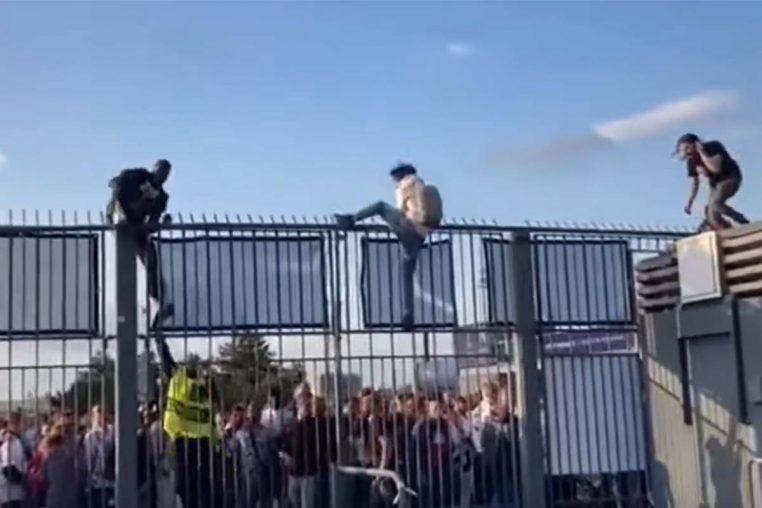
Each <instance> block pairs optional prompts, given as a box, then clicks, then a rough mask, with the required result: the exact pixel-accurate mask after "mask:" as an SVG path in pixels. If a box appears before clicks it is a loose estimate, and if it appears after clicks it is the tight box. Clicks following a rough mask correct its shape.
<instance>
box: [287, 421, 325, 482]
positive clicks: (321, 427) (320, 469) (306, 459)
mask: <svg viewBox="0 0 762 508" xmlns="http://www.w3.org/2000/svg"><path fill="white" fill-rule="evenodd" d="M335 436H336V429H335V426H334V425H332V423H331V420H329V419H327V418H315V417H312V416H309V417H307V418H304V419H301V420H297V421H295V422H293V423H292V424H291V426H290V428H289V429H288V431H287V437H286V447H285V448H286V453H288V454H289V455H290V456H291V459H292V461H293V463H292V467H291V471H290V473H291V475H292V476H295V477H297V478H302V477H306V476H316V475H318V474H325V473H328V472H329V464H330V463H331V462H334V461H335V460H336V438H335Z"/></svg>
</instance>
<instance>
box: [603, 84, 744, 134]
mask: <svg viewBox="0 0 762 508" xmlns="http://www.w3.org/2000/svg"><path fill="white" fill-rule="evenodd" d="M737 105H738V97H737V96H736V95H735V94H734V93H731V92H707V93H701V94H698V95H694V96H691V97H687V98H685V99H680V100H676V101H672V102H667V103H665V104H661V105H660V106H657V107H655V108H652V109H649V110H647V111H643V112H642V113H636V114H634V115H630V116H626V117H624V118H619V119H617V120H612V121H609V122H605V123H600V124H597V125H595V126H593V132H595V133H596V134H597V135H598V136H600V137H602V138H604V139H608V140H609V141H613V142H615V143H618V142H622V141H630V140H635V139H641V138H647V137H651V136H655V135H658V134H662V133H664V132H667V131H669V130H671V129H674V128H676V127H680V126H683V125H687V124H688V123H690V122H696V121H700V120H706V119H710V118H714V117H717V116H718V115H721V114H723V113H727V112H728V111H732V110H733V109H735V107H736V106H737Z"/></svg>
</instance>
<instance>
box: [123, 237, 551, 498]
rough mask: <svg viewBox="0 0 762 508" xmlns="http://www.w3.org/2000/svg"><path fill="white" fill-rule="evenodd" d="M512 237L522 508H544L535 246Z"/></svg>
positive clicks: (511, 265) (512, 294) (522, 238)
mask: <svg viewBox="0 0 762 508" xmlns="http://www.w3.org/2000/svg"><path fill="white" fill-rule="evenodd" d="M511 236H512V238H511V243H512V244H513V256H511V258H510V260H509V262H510V264H509V265H508V267H509V269H510V271H511V274H510V276H509V280H510V281H511V305H512V309H511V310H512V312H511V315H512V316H513V317H514V320H515V323H516V353H517V357H518V361H517V367H518V369H519V376H517V377H518V385H519V386H518V398H519V402H520V404H521V408H522V409H523V411H522V415H521V421H520V424H519V437H520V438H519V442H520V450H521V506H523V507H524V508H545V506H546V503H545V495H544V492H545V488H544V487H545V485H544V484H545V468H544V463H543V446H542V419H541V417H540V411H541V409H540V370H539V366H538V363H537V362H538V356H537V355H538V351H537V323H536V322H535V309H534V281H533V277H532V273H533V272H532V243H531V240H530V236H529V234H528V233H527V232H515V233H513V234H512V235H511ZM120 508H121V507H120Z"/></svg>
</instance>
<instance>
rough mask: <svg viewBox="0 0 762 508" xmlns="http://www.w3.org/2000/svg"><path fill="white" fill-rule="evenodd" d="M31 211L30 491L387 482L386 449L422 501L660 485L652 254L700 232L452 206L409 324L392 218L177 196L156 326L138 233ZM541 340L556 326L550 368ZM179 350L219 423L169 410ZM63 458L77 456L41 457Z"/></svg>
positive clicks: (216, 501)
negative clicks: (347, 227)
mask: <svg viewBox="0 0 762 508" xmlns="http://www.w3.org/2000/svg"><path fill="white" fill-rule="evenodd" d="M26 219H27V217H23V218H22V220H21V221H19V222H21V224H18V225H13V224H8V225H6V226H2V227H0V287H4V288H6V290H4V291H0V333H1V334H2V340H3V342H2V343H1V344H0V348H2V349H0V351H2V354H0V359H2V360H0V400H4V402H2V403H0V404H1V405H0V411H2V412H3V413H4V414H7V415H8V416H9V418H8V420H10V422H9V423H6V424H9V425H10V428H11V429H17V430H18V431H19V432H18V433H19V434H20V436H21V438H22V439H21V441H22V442H23V444H24V447H25V448H26V449H27V451H28V456H29V458H30V460H29V461H28V462H27V464H28V465H30V469H29V474H28V475H27V482H26V484H25V486H24V489H23V490H24V495H25V496H26V497H27V498H29V499H32V498H39V497H40V496H42V495H43V494H44V493H45V492H47V495H48V496H51V495H54V496H59V495H62V494H59V492H61V491H62V489H63V490H65V491H66V492H67V493H70V492H75V494H67V495H71V496H73V497H71V500H72V503H74V504H71V505H65V506H72V507H74V506H93V507H95V506H108V503H109V500H110V499H111V498H112V497H113V496H114V495H116V496H117V497H118V501H119V503H120V504H119V506H120V507H123V508H127V507H130V508H131V507H133V506H158V507H161V508H165V507H170V506H171V507H174V506H179V503H180V502H181V503H182V505H183V506H185V507H188V506H192V507H196V506H198V507H204V508H206V507H211V506H231V507H236V508H237V507H239V506H240V507H249V506H252V507H253V506H271V504H270V503H276V504H277V503H280V504H279V506H289V504H288V503H292V505H294V506H299V507H304V506H315V507H326V508H327V507H329V506H330V507H345V506H346V507H348V506H352V505H356V504H359V505H361V506H371V505H373V506H389V505H390V504H392V503H393V502H394V501H395V496H396V494H397V489H396V487H395V485H394V482H393V481H389V480H374V479H373V476H372V475H371V476H367V477H366V476H362V475H357V474H354V473H356V472H357V470H358V468H359V470H363V471H368V470H371V469H378V468H380V469H385V470H390V471H394V472H395V473H396V474H397V475H398V478H399V479H400V480H401V481H402V482H404V483H405V484H406V485H407V487H409V488H411V489H412V490H414V491H415V492H416V494H417V495H416V496H415V497H414V498H412V497H408V498H407V499H406V500H405V502H408V503H412V504H413V505H414V506H421V507H422V508H423V507H429V506H432V507H433V506H436V507H471V506H473V507H475V506H503V507H518V506H530V504H529V503H532V504H531V506H533V507H534V506H538V504H537V503H538V502H541V503H545V504H546V505H547V506H646V505H647V500H648V496H649V457H648V452H647V450H648V445H647V441H648V430H647V418H646V417H645V415H646V414H647V408H646V407H645V405H644V404H645V403H644V400H645V399H644V398H643V384H642V380H641V370H640V369H641V363H640V359H639V356H638V349H637V341H636V339H635V331H636V330H635V322H636V319H635V318H636V316H635V313H636V311H635V307H634V303H633V294H634V293H633V280H632V279H633V270H632V266H633V263H634V262H635V261H637V259H638V256H641V255H648V254H650V253H653V252H656V251H660V250H662V249H664V248H666V247H667V245H668V244H669V242H671V241H673V240H674V239H675V238H677V237H679V236H681V235H682V233H680V232H673V231H664V230H636V229H634V228H613V227H612V228H582V227H577V228H569V227H560V226H547V225H544V226H534V225H528V226H524V227H503V226H498V225H495V224H487V223H470V222H469V223H466V222H463V223H452V224H448V225H446V226H444V227H442V228H441V229H439V230H437V231H435V232H434V233H433V234H432V235H431V237H430V239H429V241H428V242H427V244H426V246H425V247H424V248H423V250H422V251H421V253H420V256H419V259H418V263H417V268H416V277H415V282H414V303H413V308H414V316H415V321H414V326H413V329H412V331H411V330H408V329H406V328H405V323H404V322H403V314H404V309H403V304H402V301H403V297H402V292H403V286H404V282H403V280H402V275H401V274H402V269H401V264H402V253H401V249H400V248H399V246H398V245H397V243H396V242H395V241H394V239H393V238H391V237H390V235H389V233H388V231H387V230H386V229H385V228H384V227H383V226H380V225H368V226H361V227H358V228H356V229H353V230H351V231H340V230H338V229H336V228H335V226H333V225H332V224H330V223H329V222H327V221H320V220H315V221H313V222H309V221H306V220H303V221H296V220H293V221H286V220H281V221H275V220H271V221H264V220H262V219H259V220H254V219H252V218H250V217H246V218H240V217H236V218H234V219H232V220H231V219H229V218H227V217H225V218H224V219H223V220H219V219H218V218H216V217H213V218H211V219H207V218H205V217H202V218H201V220H196V218H194V217H182V216H180V217H178V218H177V220H178V222H179V224H176V225H171V226H165V227H163V228H162V230H161V231H159V232H156V233H155V234H154V235H153V237H152V242H153V245H154V248H155V249H156V254H157V260H158V263H157V266H158V271H159V273H160V278H161V279H163V280H164V281H165V284H164V290H163V292H162V297H163V298H164V300H165V302H171V303H173V304H174V313H173V316H172V317H170V318H168V319H166V320H164V321H163V323H162V324H161V326H160V327H159V328H158V329H152V328H151V326H150V324H151V320H152V317H153V316H154V314H155V312H156V310H157V306H156V304H155V302H152V301H151V299H150V298H149V291H148V286H150V284H147V283H146V275H145V273H146V272H145V270H143V269H139V270H137V269H135V266H136V265H135V262H134V259H135V256H136V254H137V252H136V251H135V246H134V245H133V243H134V241H132V240H134V236H132V235H133V233H129V232H122V233H119V235H121V236H119V238H117V236H118V235H117V234H115V233H114V230H113V229H112V228H110V227H107V226H104V225H100V224H95V223H94V221H93V218H92V217H90V216H87V217H86V220H85V221H82V220H79V218H78V217H77V216H73V217H66V216H61V217H60V218H54V217H50V216H49V217H47V218H46V219H47V220H46V221H42V220H41V219H40V218H39V217H38V216H35V217H34V218H33V220H30V221H27V220H26ZM28 222H31V223H32V224H29V223H28ZM43 222H44V223H43ZM82 222H84V224H82ZM517 235H519V236H517ZM521 235H524V237H525V236H526V235H528V238H529V239H530V240H531V241H530V243H529V244H528V248H529V249H530V251H529V252H530V253H531V258H528V259H531V263H530V265H529V266H528V271H529V272H531V277H529V280H530V281H531V283H530V285H528V286H527V285H526V284H525V282H526V280H525V279H526V277H525V275H526V274H524V273H522V272H521V271H520V270H519V271H517V266H521V265H520V263H518V261H517V259H518V258H517V257H516V256H517V251H516V249H517V248H519V249H520V248H523V247H522V244H521V243H520V242H517V241H516V239H517V238H519V237H522V236H521ZM522 238H523V237H522ZM518 257H520V256H518ZM524 270H525V271H526V270H527V267H526V266H524ZM135 276H137V279H135V278H134V277H135ZM519 279H521V281H520V280H519ZM135 281H137V291H136V292H132V291H131V290H130V286H131V284H133V283H135ZM522 281H524V282H522ZM522 284H523V285H522ZM517 288H519V289H518V290H517ZM522 288H523V289H522ZM527 288H528V289H527ZM532 288H534V289H532ZM133 289H134V288H133ZM517 291H519V292H520V294H517ZM520 301H523V302H524V303H527V302H529V306H528V307H527V306H526V305H524V307H522V306H521V305H518V303H521V302H520ZM522 308H524V309H526V308H528V309H530V310H531V309H534V312H533V313H532V312H530V314H533V315H531V316H528V317H529V318H530V319H529V320H527V319H526V318H527V316H520V315H517V314H516V313H517V312H518V313H521V309H522ZM522 319H523V321H522ZM530 322H531V323H532V329H533V330H534V332H532V333H531V335H532V336H531V337H529V338H527V337H526V336H523V335H526V334H525V333H523V332H521V330H526V328H522V326H524V325H520V326H517V323H519V324H520V323H524V324H526V323H530ZM522 333H523V335H522ZM537 338H539V339H540V340H539V341H537V340H536V339H537ZM521 341H523V342H521ZM528 344H535V345H537V344H541V345H542V347H539V348H537V352H538V354H539V359H540V360H541V361H540V363H539V365H540V367H539V368H535V369H532V368H530V369H529V370H530V372H527V364H526V363H522V361H521V356H522V355H524V354H527V353H526V347H527V345H528ZM120 353H121V355H120ZM136 360H137V363H136ZM178 369H183V371H184V372H187V373H190V375H191V376H192V377H194V378H195V379H198V380H204V383H202V384H203V385H204V386H207V387H208V388H209V390H210V394H211V401H212V406H213V410H214V411H213V416H214V418H215V424H216V430H215V431H214V432H213V433H212V434H213V435H211V436H210V439H185V438H182V437H180V438H177V436H168V435H167V432H165V431H166V430H167V429H166V425H165V424H164V422H163V419H164V417H165V413H166V410H167V390H168V380H169V378H170V377H171V376H172V375H174V374H175V373H176V372H178ZM527 376H535V377H536V378H537V380H538V383H537V384H533V383H531V382H527ZM533 386H535V387H536V388H535V389H533V388H532V387H533ZM135 395H137V399H138V400H139V401H140V402H141V405H140V408H139V412H138V411H135V410H134V409H129V411H128V410H127V408H131V407H134V404H133V403H134V401H135V399H134V397H135ZM531 401H535V402H539V403H538V404H536V405H535V406H536V408H537V410H536V412H537V413H538V414H537V415H535V416H537V417H538V418H541V420H538V421H541V422H542V436H543V441H542V443H541V444H542V446H540V447H539V448H538V447H537V446H534V445H528V444H527V443H529V442H530V441H531V440H530V439H529V438H528V437H527V436H528V434H527V433H528V429H527V428H526V421H528V420H531V417H532V415H531V414H528V412H529V413H531V412H532V411H535V410H533V409H532V407H535V406H533V405H532V404H531V403H529V402H531ZM130 404H133V406H130ZM17 409H19V410H20V413H21V415H15V413H17V411H16V410H17ZM117 409H120V410H121V411H117ZM127 413H130V414H129V415H128V414H127ZM17 416H20V417H21V418H20V420H21V421H20V422H17V421H16V420H17V419H18V418H17ZM116 423H119V424H120V425H116V427H118V429H117V430H116V431H115V430H113V427H112V425H115V424H116ZM125 429H127V430H128V431H129V432H128V433H126V434H125ZM134 429H137V433H138V438H137V439H138V441H137V443H138V446H134V445H133V444H132V443H133V441H132V438H131V437H130V436H131V435H132V434H131V431H132V430H134ZM169 430H170V432H169V433H170V434H172V429H169ZM128 442H129V443H128ZM117 449H118V453H117V452H116V450H117ZM67 450H69V451H70V452H72V453H68V454H66V453H63V452H64V451H67ZM117 455H119V458H118V460H117V458H116V456H117ZM527 455H541V456H542V457H543V461H542V466H541V468H542V471H540V473H544V474H543V476H544V477H545V478H546V482H545V490H546V492H545V495H540V496H539V497H538V496H537V495H534V494H527V492H523V493H522V485H525V484H526V482H527V480H526V479H527V477H529V476H531V473H532V472H531V471H527V469H528V468H532V467H534V466H533V465H532V464H533V462H532V461H531V460H527V457H526V456H527ZM51 457H52V458H51ZM56 460H59V461H63V463H64V464H65V462H66V460H70V461H72V462H71V464H70V466H71V469H69V470H70V471H72V472H74V473H73V474H74V476H72V475H68V476H64V477H61V478H56V477H53V476H49V477H47V479H46V480H45V481H42V480H43V475H41V474H40V473H39V471H40V469H39V465H40V464H41V463H43V462H45V461H52V462H54V463H55V461H56ZM351 468H355V469H351ZM522 468H523V469H522ZM116 470H118V471H119V474H118V475H117V474H115V471H116ZM350 473H351V474H350ZM117 477H118V481H117ZM37 480H39V482H38V481H37ZM132 484H136V485H139V488H137V489H135V488H125V485H127V486H129V485H132ZM44 485H47V487H44ZM117 486H118V487H119V489H117V490H119V492H117V494H114V488H115V487H117ZM538 499H539V501H538ZM409 505H410V504H409Z"/></svg>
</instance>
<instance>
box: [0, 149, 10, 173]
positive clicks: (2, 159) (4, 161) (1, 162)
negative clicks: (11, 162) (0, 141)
mask: <svg viewBox="0 0 762 508" xmlns="http://www.w3.org/2000/svg"><path fill="white" fill-rule="evenodd" d="M7 165H8V157H6V156H5V155H4V154H3V152H0V169H3V168H4V167H5V166H7Z"/></svg>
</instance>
